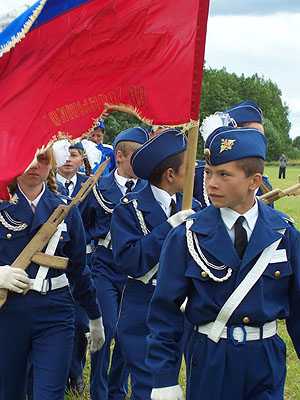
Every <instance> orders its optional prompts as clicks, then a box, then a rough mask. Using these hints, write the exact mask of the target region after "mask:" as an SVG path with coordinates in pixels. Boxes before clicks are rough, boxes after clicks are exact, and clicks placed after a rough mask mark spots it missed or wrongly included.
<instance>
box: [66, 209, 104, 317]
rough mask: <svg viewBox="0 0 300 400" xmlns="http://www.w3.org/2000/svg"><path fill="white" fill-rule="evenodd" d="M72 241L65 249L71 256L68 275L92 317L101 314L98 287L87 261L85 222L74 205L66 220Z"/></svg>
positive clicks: (82, 304)
mask: <svg viewBox="0 0 300 400" xmlns="http://www.w3.org/2000/svg"><path fill="white" fill-rule="evenodd" d="M66 223H67V226H68V232H69V235H70V241H69V242H68V243H67V244H66V247H65V249H64V251H65V254H66V255H67V256H68V257H69V264H68V269H67V272H66V274H67V277H68V280H69V282H70V284H71V287H72V294H73V296H74V298H75V300H77V301H78V302H79V304H80V306H81V307H83V308H84V309H85V310H86V313H87V315H88V317H89V318H90V319H96V318H99V317H100V316H101V312H100V306H99V303H98V300H97V297H96V288H95V285H94V283H93V281H92V278H91V274H90V270H89V268H88V266H87V263H86V239H85V232H84V227H83V223H82V220H81V216H80V213H79V211H78V209H77V207H74V208H73V209H72V210H71V211H70V213H69V215H68V219H67V220H66Z"/></svg>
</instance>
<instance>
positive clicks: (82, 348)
mask: <svg viewBox="0 0 300 400" xmlns="http://www.w3.org/2000/svg"><path fill="white" fill-rule="evenodd" d="M74 306H75V337H74V347H73V353H72V361H71V365H70V371H69V378H71V379H75V378H77V377H78V376H79V375H81V374H82V372H83V368H84V365H85V359H86V349H87V339H86V336H85V334H86V332H88V331H89V319H88V316H87V314H86V312H85V310H84V309H83V308H82V307H80V305H79V304H78V303H77V302H76V301H75V303H74Z"/></svg>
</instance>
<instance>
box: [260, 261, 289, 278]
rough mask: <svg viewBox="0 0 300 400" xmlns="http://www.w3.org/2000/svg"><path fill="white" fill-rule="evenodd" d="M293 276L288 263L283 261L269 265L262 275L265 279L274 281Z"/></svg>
mask: <svg viewBox="0 0 300 400" xmlns="http://www.w3.org/2000/svg"><path fill="white" fill-rule="evenodd" d="M292 274H293V270H292V267H291V263H290V261H283V262H278V263H272V264H269V265H268V267H267V268H266V270H265V271H264V273H263V276H264V277H266V278H271V279H274V280H278V279H282V278H287V277H289V276H290V275H292Z"/></svg>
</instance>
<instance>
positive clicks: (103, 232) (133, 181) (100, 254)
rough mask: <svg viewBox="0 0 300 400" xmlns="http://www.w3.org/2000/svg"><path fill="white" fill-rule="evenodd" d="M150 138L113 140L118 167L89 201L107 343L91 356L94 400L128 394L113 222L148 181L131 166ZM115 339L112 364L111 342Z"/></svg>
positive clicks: (122, 277)
mask: <svg viewBox="0 0 300 400" xmlns="http://www.w3.org/2000/svg"><path fill="white" fill-rule="evenodd" d="M148 139H149V135H148V132H147V131H146V130H144V129H143V128H140V127H135V128H130V129H127V130H125V131H123V132H121V133H120V134H119V135H118V136H117V137H116V138H115V140H114V150H115V155H116V161H117V168H116V169H114V170H113V171H112V172H110V173H109V174H108V175H106V176H103V177H101V179H100V180H99V184H98V185H97V188H95V189H94V191H93V193H91V194H90V196H89V197H88V198H87V202H86V203H85V205H84V211H83V219H84V222H85V226H86V227H87V236H88V240H89V239H92V238H93V239H94V240H95V243H97V244H98V245H97V246H96V250H95V253H94V254H93V259H92V261H93V268H92V277H93V280H94V282H95V284H96V287H97V294H98V300H99V303H100V305H101V308H102V310H103V321H104V327H105V335H106V343H105V345H104V346H103V348H102V349H101V351H100V352H98V353H97V354H93V355H92V356H91V378H90V393H91V399H92V400H107V399H109V400H124V399H125V398H126V394H127V393H126V392H127V381H128V371H127V368H126V366H125V365H124V360H123V356H122V353H121V350H120V346H119V341H118V337H117V336H116V325H117V319H118V313H119V305H120V299H121V295H122V291H123V288H124V285H125V282H126V280H127V275H126V274H124V273H120V271H119V270H118V269H117V268H116V266H115V263H114V260H113V254H112V249H111V240H110V222H111V216H112V212H113V209H114V207H115V206H116V205H117V204H118V203H119V201H120V199H121V198H122V197H123V196H124V195H125V194H126V193H127V192H129V191H137V190H140V189H141V188H142V187H143V186H144V185H145V184H146V182H144V181H142V180H140V179H138V178H137V177H136V175H135V174H134V173H133V171H132V168H131V165H130V157H131V154H132V153H133V151H134V150H136V149H137V148H139V147H140V146H141V145H142V144H143V143H145V142H146V141H147V140H148ZM113 338H115V347H114V351H113V359H112V365H111V369H110V373H109V375H108V369H109V363H110V353H111V352H110V345H111V340H112V339H113Z"/></svg>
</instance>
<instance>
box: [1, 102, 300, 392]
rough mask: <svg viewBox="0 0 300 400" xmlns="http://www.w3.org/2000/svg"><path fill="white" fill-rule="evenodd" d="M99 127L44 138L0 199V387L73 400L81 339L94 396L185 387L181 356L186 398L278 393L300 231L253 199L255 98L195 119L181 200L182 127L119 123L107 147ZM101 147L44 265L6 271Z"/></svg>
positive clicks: (259, 129) (297, 299)
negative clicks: (282, 326) (188, 199)
mask: <svg viewBox="0 0 300 400" xmlns="http://www.w3.org/2000/svg"><path fill="white" fill-rule="evenodd" d="M104 131H105V126H104V123H103V121H102V120H99V121H97V126H96V127H95V129H94V130H93V131H92V132H91V133H90V135H89V137H88V139H84V140H82V141H77V142H76V141H75V143H74V142H73V141H70V140H69V139H62V140H59V141H57V142H55V143H54V144H53V146H52V148H50V149H48V150H46V151H45V152H44V153H42V154H40V155H39V156H38V157H37V159H36V160H35V162H34V163H32V165H31V166H30V167H29V168H28V169H27V170H26V171H25V172H24V174H23V175H21V176H19V177H18V178H17V179H16V180H15V181H14V182H12V183H11V185H10V187H9V189H10V193H11V195H12V196H14V201H11V202H5V201H4V202H1V203H0V233H1V235H0V248H1V249H2V250H1V251H0V265H1V267H0V305H1V301H2V299H3V298H4V300H5V294H3V293H5V290H8V291H9V294H8V297H7V301H6V302H4V304H3V306H2V307H1V308H0V398H1V399H3V400H25V398H26V393H27V398H28V399H34V400H63V399H64V396H65V393H66V392H68V391H72V392H73V393H74V394H75V395H77V396H79V398H80V396H81V394H82V393H83V391H84V388H85V385H86V382H85V380H84V377H83V369H84V366H85V361H86V352H87V347H88V346H89V350H90V352H91V356H90V362H91V365H90V398H91V399H92V400H125V399H126V398H128V379H129V377H130V387H131V397H130V398H131V399H132V400H133V399H134V400H150V399H151V400H183V399H184V394H183V391H182V388H181V387H180V385H179V384H178V375H179V371H180V367H181V361H182V356H183V354H184V356H185V362H186V371H187V376H186V398H187V399H188V400H197V399H199V400H204V399H205V400H227V399H233V400H241V399H247V400H267V399H268V400H282V399H283V396H284V395H283V393H284V383H285V375H286V361H285V345H284V343H283V341H282V340H281V338H280V337H279V336H278V335H277V325H276V320H277V319H286V321H287V328H288V332H289V334H290V336H291V339H292V341H293V344H294V347H295V349H296V352H297V354H298V356H300V340H299V338H300V321H299V318H298V316H297V315H298V314H297V312H298V308H299V307H298V306H299V304H300V246H299V245H300V240H299V239H300V234H299V232H298V231H297V230H296V229H295V227H294V226H293V222H292V221H291V220H290V219H289V218H288V217H287V216H286V215H284V214H282V213H281V212H279V211H277V210H274V209H272V207H267V206H266V205H264V204H263V203H262V202H261V201H260V200H259V199H258V196H259V195H261V194H263V193H264V192H265V191H268V190H269V189H270V188H271V185H270V183H269V182H268V180H267V177H266V176H264V175H263V169H264V160H265V156H266V151H267V142H266V139H265V136H264V128H263V117H262V112H261V109H260V108H259V107H258V105H257V104H255V103H253V102H251V101H244V102H241V103H238V104H236V105H234V106H233V107H230V108H228V109H227V110H225V111H224V112H223V113H216V114H214V115H212V116H210V117H208V118H206V119H205V120H204V122H203V124H202V127H201V133H202V134H203V138H204V141H205V150H204V154H205V161H204V162H201V161H199V162H197V166H196V170H195V171H196V172H195V186H194V196H195V199H193V200H192V209H190V210H182V197H183V196H182V191H183V184H184V178H185V165H186V157H187V154H186V153H187V152H186V148H187V138H186V136H185V135H184V134H183V133H182V132H181V131H180V130H179V129H175V128H167V127H160V126H159V127H158V128H157V129H153V132H152V133H151V134H150V135H149V133H148V131H147V130H146V129H144V128H141V127H134V128H130V129H127V130H125V131H123V132H121V133H119V134H118V135H117V136H116V138H115V140H114V143H113V148H109V147H107V146H105V145H103V143H102V142H103V134H104ZM108 153H109V156H110V157H111V161H110V163H109V164H108V167H107V168H106V170H105V171H104V173H103V175H102V176H101V177H100V178H99V180H98V181H97V183H96V185H95V186H94V187H93V189H92V190H91V191H90V193H89V194H88V195H87V197H86V198H85V199H84V201H83V202H82V203H80V204H79V205H78V207H76V206H75V207H73V208H72V209H71V210H70V212H69V214H68V215H67V216H66V217H65V219H64V220H63V221H62V222H61V223H60V224H59V225H58V227H57V232H56V233H55V234H54V235H53V237H52V238H51V239H50V241H49V242H48V244H47V245H46V246H45V249H44V250H43V251H44V252H45V253H46V255H45V258H44V259H43V260H44V263H46V265H48V264H47V263H49V267H48V266H40V265H39V263H41V264H42V261H39V262H38V261H36V260H34V261H35V262H34V261H33V259H31V261H30V263H29V267H28V268H27V269H26V271H24V270H22V269H20V268H15V267H14V261H15V259H16V258H17V256H18V255H19V254H20V253H21V252H22V250H23V249H24V248H26V246H27V245H28V243H31V240H34V239H33V238H35V235H36V233H37V232H38V230H39V229H40V228H41V227H42V226H44V224H45V222H46V221H47V220H48V219H49V217H50V216H51V214H52V213H53V211H54V210H55V209H56V208H57V207H58V206H59V205H66V204H70V203H71V200H72V198H74V196H76V194H77V193H78V192H79V190H80V189H81V187H82V185H83V184H85V182H87V180H88V178H89V175H91V174H92V173H94V172H95V171H96V170H97V168H98V167H99V165H100V164H101V162H103V161H104V159H105V158H106V156H107V154H108ZM90 164H91V165H90ZM103 168H104V167H103ZM83 172H84V173H83ZM95 179H96V178H95ZM196 199H197V200H196ZM46 225H47V224H46ZM46 256H47V257H46ZM58 256H59V257H60V258H58ZM50 259H51V260H50ZM53 259H56V260H57V262H59V263H61V262H62V260H65V262H66V265H65V267H64V268H65V270H63V269H59V268H57V267H56V268H55V267H53ZM50 261H51V263H50ZM42 265H43V264H42ZM61 268H62V267H61ZM1 291H3V292H1ZM27 291H28V293H27ZM21 294H26V295H25V296H22V295H21ZM3 296H4V297H3ZM184 303H185V312H182V305H183V304H184ZM112 344H114V346H113V347H112ZM112 349H113V350H112ZM22 371H23V372H22ZM26 371H27V372H26Z"/></svg>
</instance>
